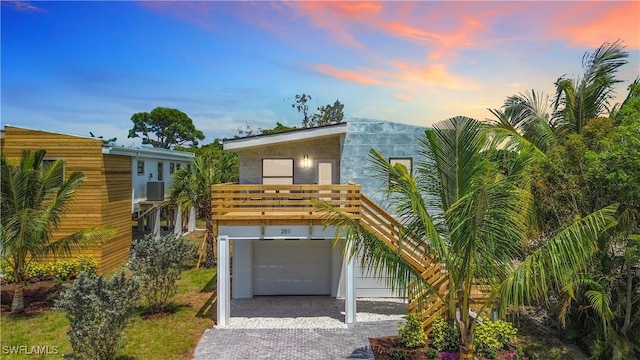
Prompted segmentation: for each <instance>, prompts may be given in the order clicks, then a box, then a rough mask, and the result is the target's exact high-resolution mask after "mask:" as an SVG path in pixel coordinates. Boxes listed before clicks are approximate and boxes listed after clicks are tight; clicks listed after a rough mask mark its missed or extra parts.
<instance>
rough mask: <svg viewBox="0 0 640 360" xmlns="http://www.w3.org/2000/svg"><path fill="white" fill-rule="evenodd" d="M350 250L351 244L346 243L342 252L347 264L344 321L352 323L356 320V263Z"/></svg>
mask: <svg viewBox="0 0 640 360" xmlns="http://www.w3.org/2000/svg"><path fill="white" fill-rule="evenodd" d="M351 252H352V248H351V244H349V243H347V249H346V251H345V252H344V256H345V258H344V261H345V262H346V264H347V269H346V270H347V271H346V273H345V278H346V279H345V282H346V291H345V292H346V294H345V298H344V322H345V323H347V324H353V323H355V322H356V263H355V261H354V260H355V256H350V255H351Z"/></svg>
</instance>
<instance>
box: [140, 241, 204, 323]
mask: <svg viewBox="0 0 640 360" xmlns="http://www.w3.org/2000/svg"><path fill="white" fill-rule="evenodd" d="M195 251H196V249H195V247H194V246H193V245H192V244H191V243H190V242H189V241H188V240H186V239H185V238H183V237H182V236H176V235H175V234H168V235H163V236H154V235H153V234H149V235H147V236H145V237H144V238H142V239H138V240H136V241H134V242H133V243H132V244H131V257H130V259H129V264H128V267H129V269H130V270H131V271H132V272H133V276H134V277H135V278H136V279H137V280H138V281H139V282H140V284H141V287H140V294H141V295H142V297H143V299H144V300H145V302H146V303H147V307H148V310H149V312H151V313H157V312H162V311H164V310H165V309H166V308H167V305H168V304H169V298H170V297H171V296H173V295H174V294H175V293H176V292H177V289H178V287H177V281H178V278H179V277H180V272H181V270H182V268H183V266H184V265H185V264H186V263H187V262H188V261H189V260H190V259H191V258H193V256H194V254H195Z"/></svg>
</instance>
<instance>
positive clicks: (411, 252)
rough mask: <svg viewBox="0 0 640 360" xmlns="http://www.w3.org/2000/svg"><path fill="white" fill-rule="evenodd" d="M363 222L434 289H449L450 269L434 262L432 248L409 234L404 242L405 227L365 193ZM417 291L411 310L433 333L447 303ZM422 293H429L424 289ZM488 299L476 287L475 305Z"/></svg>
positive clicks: (410, 303) (474, 289)
mask: <svg viewBox="0 0 640 360" xmlns="http://www.w3.org/2000/svg"><path fill="white" fill-rule="evenodd" d="M360 223H361V224H362V225H363V227H364V228H365V229H367V230H368V231H370V232H371V233H373V234H375V235H376V236H377V237H378V238H379V239H380V240H382V241H383V242H384V243H385V244H386V245H388V246H389V247H390V248H392V249H394V250H396V251H398V252H399V253H400V254H401V255H402V257H403V258H404V259H405V260H406V261H407V262H408V263H409V264H411V266H413V268H414V269H415V270H417V271H418V272H419V273H420V274H421V275H422V278H423V279H425V280H426V281H427V282H429V283H430V284H431V285H432V286H433V287H435V288H437V289H440V290H441V291H440V292H441V293H442V292H444V290H446V288H447V286H448V284H449V279H448V276H447V270H446V269H445V268H444V266H443V265H441V264H440V263H439V262H437V261H435V260H434V257H433V256H432V255H431V254H430V253H429V246H428V245H427V244H424V242H423V241H422V240H420V239H417V238H413V237H411V236H406V235H405V236H404V238H403V241H402V242H400V234H401V233H402V232H403V231H404V226H403V225H402V224H401V223H400V222H398V221H397V220H396V219H394V218H393V217H392V216H391V215H389V214H388V213H387V212H386V211H385V210H383V209H382V208H380V207H379V206H378V205H376V204H375V203H374V202H373V201H371V200H370V199H369V198H367V197H366V196H364V195H363V194H361V209H360ZM411 288H412V287H410V290H411ZM413 290H414V291H409V294H408V297H409V311H410V312H419V313H422V316H423V319H422V320H423V325H424V328H425V331H426V332H427V333H429V332H431V324H433V321H434V319H435V318H436V317H438V316H441V317H445V318H446V317H447V315H448V314H447V308H446V304H444V303H443V302H442V300H440V298H439V297H437V296H434V295H426V294H420V293H417V292H416V291H420V289H415V288H414V289H413ZM422 291H426V290H425V289H422ZM418 295H426V296H423V301H422V302H420V301H418V298H419V296H418ZM487 296H488V291H487V289H485V288H483V287H482V286H480V285H476V286H474V287H473V288H472V299H473V301H472V303H473V304H478V305H480V304H481V303H483V302H485V301H486V299H487Z"/></svg>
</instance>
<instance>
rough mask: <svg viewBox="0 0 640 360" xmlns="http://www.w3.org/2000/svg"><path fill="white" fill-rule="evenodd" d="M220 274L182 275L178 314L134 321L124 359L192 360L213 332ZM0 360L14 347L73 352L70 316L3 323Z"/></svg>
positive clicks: (191, 272) (28, 356)
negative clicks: (201, 342) (208, 332)
mask: <svg viewBox="0 0 640 360" xmlns="http://www.w3.org/2000/svg"><path fill="white" fill-rule="evenodd" d="M215 274H216V270H215V269H204V268H200V269H195V268H191V269H188V270H185V271H184V272H183V273H182V277H181V279H180V280H179V283H178V286H179V288H178V294H177V295H176V296H175V297H174V298H173V302H174V303H175V304H176V305H177V308H178V310H177V311H176V312H175V313H173V314H171V315H166V316H162V317H158V318H153V319H143V318H141V317H140V316H136V317H134V319H133V321H132V323H131V325H130V326H129V327H128V328H127V332H126V335H125V336H126V338H125V347H124V349H122V350H121V351H120V352H119V356H118V359H123V360H124V359H190V358H192V357H193V354H192V353H193V350H194V349H195V347H196V344H197V343H198V340H199V339H200V337H201V336H202V334H203V332H204V331H205V330H206V329H208V328H211V327H212V326H213V314H214V313H215V302H214V300H215V293H214V289H215ZM0 322H1V323H0V330H1V333H0V335H1V347H0V358H6V357H5V356H7V354H6V353H5V351H8V348H6V347H8V346H21V345H26V346H27V347H28V348H29V349H31V347H32V346H36V347H37V346H40V347H46V346H48V350H49V352H53V351H54V349H57V350H58V351H59V355H56V356H55V357H58V358H59V357H60V354H68V353H71V352H72V349H71V344H70V343H69V339H68V337H67V330H68V327H69V322H68V321H67V319H66V318H65V316H64V313H62V312H58V311H53V310H46V311H43V312H41V313H37V314H34V315H30V316H11V317H7V316H3V317H2V318H0ZM22 352H23V354H20V355H15V354H13V355H10V357H11V359H47V358H51V356H52V355H36V354H33V352H35V350H34V351H32V354H24V351H22Z"/></svg>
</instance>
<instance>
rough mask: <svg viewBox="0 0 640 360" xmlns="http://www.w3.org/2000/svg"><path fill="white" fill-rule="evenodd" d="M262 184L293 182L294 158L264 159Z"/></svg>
mask: <svg viewBox="0 0 640 360" xmlns="http://www.w3.org/2000/svg"><path fill="white" fill-rule="evenodd" d="M262 184H264V185H290V184H293V159H262Z"/></svg>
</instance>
